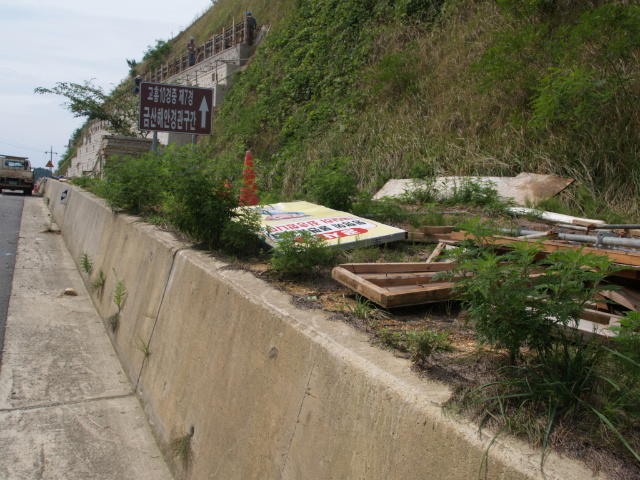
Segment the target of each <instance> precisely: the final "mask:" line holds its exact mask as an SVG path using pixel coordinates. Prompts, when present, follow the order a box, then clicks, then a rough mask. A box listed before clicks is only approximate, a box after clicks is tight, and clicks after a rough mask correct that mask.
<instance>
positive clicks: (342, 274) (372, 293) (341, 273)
mask: <svg viewBox="0 0 640 480" xmlns="http://www.w3.org/2000/svg"><path fill="white" fill-rule="evenodd" d="M331 277H333V278H334V279H335V280H337V281H338V282H340V283H342V284H343V285H345V286H347V287H349V288H351V289H353V290H355V291H356V292H357V293H359V294H360V295H363V296H364V297H367V298H368V299H369V300H371V301H373V302H375V303H377V304H379V305H381V304H382V303H381V302H382V295H383V294H385V293H386V291H385V290H384V289H382V288H380V287H378V286H376V285H373V284H372V283H369V282H366V281H364V280H362V279H361V278H360V277H358V276H357V275H355V274H353V273H351V272H350V271H348V270H346V269H344V268H341V267H335V268H334V269H333V270H332V271H331Z"/></svg>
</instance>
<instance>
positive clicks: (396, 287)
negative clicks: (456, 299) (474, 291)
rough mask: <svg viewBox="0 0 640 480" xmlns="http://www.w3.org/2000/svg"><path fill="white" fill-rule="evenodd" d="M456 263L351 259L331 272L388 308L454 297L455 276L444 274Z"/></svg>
mask: <svg viewBox="0 0 640 480" xmlns="http://www.w3.org/2000/svg"><path fill="white" fill-rule="evenodd" d="M456 267H457V265H455V264H452V263H347V264H343V265H339V266H337V267H335V268H334V269H333V271H332V272H331V276H332V277H333V278H334V279H335V280H337V281H338V282H340V283H342V284H343V285H345V286H347V287H349V288H351V289H352V290H354V291H355V292H357V293H359V294H360V295H362V296H363V297H366V298H368V299H369V300H371V301H372V302H375V303H377V304H378V305H380V306H382V307H384V308H391V307H404V306H409V305H422V304H425V303H434V302H441V301H444V300H449V299H451V298H453V294H452V292H451V289H452V288H453V283H454V281H455V280H456V279H455V278H452V279H448V280H445V279H443V278H441V274H442V273H443V272H446V271H448V270H451V269H454V268H456Z"/></svg>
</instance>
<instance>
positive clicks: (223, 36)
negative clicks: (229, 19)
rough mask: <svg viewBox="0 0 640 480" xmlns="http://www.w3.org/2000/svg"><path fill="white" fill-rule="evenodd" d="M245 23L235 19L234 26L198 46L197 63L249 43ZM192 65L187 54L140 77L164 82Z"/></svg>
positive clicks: (149, 80) (155, 81) (147, 80)
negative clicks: (236, 21) (237, 21)
mask: <svg viewBox="0 0 640 480" xmlns="http://www.w3.org/2000/svg"><path fill="white" fill-rule="evenodd" d="M245 25H246V22H240V23H235V20H234V22H233V26H232V27H231V28H230V29H228V30H225V29H222V33H219V34H218V35H214V36H213V37H212V38H211V39H210V40H208V41H207V42H206V43H205V44H204V45H199V46H198V47H197V48H196V62H195V65H197V64H198V63H200V62H203V61H205V60H207V59H208V58H211V57H213V56H214V55H217V54H219V53H220V52H223V51H224V50H227V49H228V48H231V47H234V46H236V45H238V44H241V43H247V31H246V28H245ZM190 67H191V66H190V65H189V54H185V55H182V56H181V57H178V58H176V59H174V60H172V61H170V62H169V63H167V64H165V65H162V66H161V67H158V68H156V69H155V70H153V71H146V72H144V73H142V74H141V75H140V77H141V78H142V80H144V81H146V82H154V83H162V82H164V81H166V80H167V79H169V78H171V77H173V76H174V75H177V74H179V73H182V72H184V71H185V70H187V69H188V68H190Z"/></svg>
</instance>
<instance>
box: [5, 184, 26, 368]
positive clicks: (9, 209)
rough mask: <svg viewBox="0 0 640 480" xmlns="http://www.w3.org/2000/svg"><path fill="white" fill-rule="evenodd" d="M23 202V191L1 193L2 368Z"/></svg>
mask: <svg viewBox="0 0 640 480" xmlns="http://www.w3.org/2000/svg"><path fill="white" fill-rule="evenodd" d="M23 202H24V196H23V195H22V193H14V192H11V193H7V192H4V193H2V194H0V368H2V346H3V345H4V330H5V326H6V324H7V309H8V308H9V296H10V295H11V281H12V280H13V268H14V265H15V260H16V248H17V247H18V232H19V231H20V218H21V217H22V205H23Z"/></svg>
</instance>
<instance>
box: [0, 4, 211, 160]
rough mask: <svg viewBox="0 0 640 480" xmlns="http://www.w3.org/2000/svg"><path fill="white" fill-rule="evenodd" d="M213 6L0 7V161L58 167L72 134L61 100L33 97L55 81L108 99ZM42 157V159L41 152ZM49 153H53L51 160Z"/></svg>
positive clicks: (73, 125)
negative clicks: (152, 51) (135, 65)
mask: <svg viewBox="0 0 640 480" xmlns="http://www.w3.org/2000/svg"><path fill="white" fill-rule="evenodd" d="M211 5H212V3H211V0H136V1H131V0H108V1H104V0H101V1H97V0H84V1H79V0H0V154H2V155H14V156H18V157H29V159H30V160H31V163H32V165H33V166H34V167H45V166H46V164H47V162H48V161H49V160H53V165H54V166H56V167H57V165H58V161H59V160H60V159H61V158H62V155H63V154H64V152H65V150H66V148H67V144H68V142H69V139H70V138H71V136H72V135H73V132H74V131H75V130H76V129H77V128H78V127H80V126H82V125H83V123H84V122H85V120H86V118H82V117H78V118H74V116H73V114H72V113H71V112H69V111H68V110H66V109H65V108H64V107H63V106H61V104H62V103H64V102H65V100H66V99H65V98H64V97H60V96H56V95H52V94H46V95H42V94H36V93H34V89H36V88H38V87H44V88H53V87H55V85H56V83H58V82H70V83H78V84H83V83H84V82H85V81H86V80H90V81H92V83H93V85H94V86H99V87H101V88H102V89H103V90H104V91H105V92H110V91H111V90H112V89H113V87H115V86H116V85H118V84H119V83H120V82H121V81H122V80H123V79H124V78H126V77H127V74H128V72H129V67H128V65H127V59H134V60H136V61H138V62H139V61H141V60H142V57H143V55H144V52H145V51H146V50H147V49H148V48H149V46H155V45H156V40H165V41H167V40H169V39H171V38H173V37H175V36H176V35H178V34H179V33H180V32H181V31H183V30H185V29H186V28H187V27H189V26H190V25H191V24H192V23H193V22H194V21H195V20H196V19H197V18H199V17H200V16H201V15H202V13H203V12H205V11H206V10H207V9H208V8H209V7H211ZM45 152H47V153H45ZM49 152H54V153H53V154H52V153H49Z"/></svg>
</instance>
